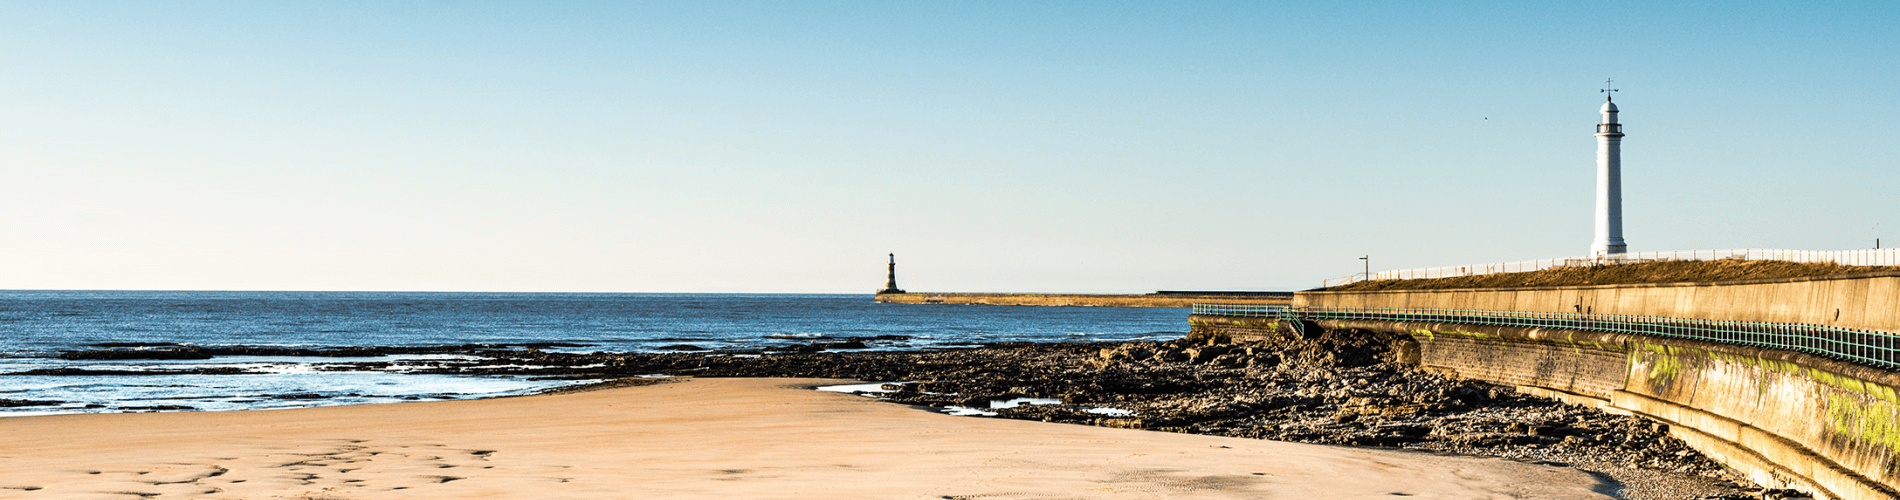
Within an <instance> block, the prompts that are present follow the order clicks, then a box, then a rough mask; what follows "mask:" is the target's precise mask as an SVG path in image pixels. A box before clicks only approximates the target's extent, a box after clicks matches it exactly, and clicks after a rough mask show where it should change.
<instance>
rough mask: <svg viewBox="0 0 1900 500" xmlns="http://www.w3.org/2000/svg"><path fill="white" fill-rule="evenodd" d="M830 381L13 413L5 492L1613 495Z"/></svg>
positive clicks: (1550, 479) (6, 423)
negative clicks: (910, 400) (989, 413)
mask: <svg viewBox="0 0 1900 500" xmlns="http://www.w3.org/2000/svg"><path fill="white" fill-rule="evenodd" d="M846 382H848V381H837V380H823V379H678V380H677V381H674V382H670V383H661V384H656V385H647V386H637V387H626V388H616V389H606V390H597V391H587V392H575V393H566V394H551V395H541V396H529V397H517V398H503V399H492V400H478V401H446V402H418V403H401V404H379V405H362V406H339V407H324V408H304V409H292V410H268V411H245V412H187V413H142V414H89V415H56V416H41V417H19V418H6V419H0V464H4V466H0V498H46V499H55V498H57V499H82V498H101V499H106V498H111V499H130V498H162V499H170V498H247V499H267V498H286V499H378V498H523V499H527V498H534V499H548V498H719V497H725V498H929V499H941V498H1302V499H1303V498H1394V497H1412V498H1445V499H1487V498H1495V499H1502V498H1550V499H1571V498H1575V499H1585V498H1595V499H1602V498H1613V497H1611V496H1609V495H1607V494H1605V493H1603V492H1601V490H1604V489H1606V487H1605V486H1604V484H1603V483H1602V482H1600V481H1599V480H1597V479H1596V478H1595V477H1594V476H1591V475H1590V474H1588V473H1585V472H1581V471H1577V470H1575V469H1570V468H1563V467H1552V466H1544V465H1534V464H1527V463H1520V462H1513V461H1508V460H1501V459H1491V458H1474V457H1448V456H1437V455H1430V454H1424V453H1415V452H1405V451H1397V450H1389V449H1362V448H1347V447H1333V446H1319V445H1309V444H1298V443H1285V442H1276V441H1264V440H1254V439H1238V438H1229V437H1219V436H1204V435H1191V434H1175V433H1166V432H1152V431H1137V430H1124V429H1111V428H1103V427H1090V426H1080V425H1063V424H1048V423H1041V422H1031V421H1023V420H1006V419H985V418H970V417H953V416H948V415H941V414H936V413H932V412H929V411H923V410H919V409H914V408H909V407H905V406H902V405H894V404H889V403H879V402H876V401H873V400H870V399H868V398H863V397H859V396H854V395H849V394H839V393H828V392H819V391H813V390H810V389H809V388H810V387H812V386H815V385H822V384H832V383H846Z"/></svg>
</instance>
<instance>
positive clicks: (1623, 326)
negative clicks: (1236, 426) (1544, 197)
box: [1194, 304, 1900, 369]
mask: <svg viewBox="0 0 1900 500" xmlns="http://www.w3.org/2000/svg"><path fill="white" fill-rule="evenodd" d="M1194 314H1201V315H1209V316H1235V317H1253V318H1274V319H1282V320H1288V321H1316V320H1371V321H1402V322H1419V323H1457V324H1468V325H1487V326H1511V327H1521V328H1556V329H1566V330H1579V331H1592V332H1604V333H1621V334H1632V335H1648V336H1654V337H1664V338H1678V339H1690V340H1700V341H1704V342H1714V343H1720V344H1730V345H1741V346H1749V347H1762V348H1769V349H1781V350H1787V351H1795V352H1801V353H1807V354H1812V355H1816V356H1821V357H1824V358H1830V359H1836V360H1840V361H1847V362H1850V363H1857V364H1862V365H1867V366H1873V367H1877V368H1885V369H1900V335H1895V334H1894V333H1891V332H1883V331H1876V330H1857V329H1850V328H1836V327H1831V326H1822V325H1809V324H1800V323H1761V322H1753V321H1719V320H1706V319H1689V318H1665V317H1658V316H1626V315H1620V314H1581V313H1554V312H1519V311H1475V310H1462V309H1397V308H1380V307H1290V306H1260V305H1237V304H1195V305H1194Z"/></svg>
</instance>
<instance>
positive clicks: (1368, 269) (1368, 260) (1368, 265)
mask: <svg viewBox="0 0 1900 500" xmlns="http://www.w3.org/2000/svg"><path fill="white" fill-rule="evenodd" d="M1359 260H1363V261H1366V279H1365V280H1366V281H1372V256H1371V255H1367V256H1365V257H1360V258H1359Z"/></svg>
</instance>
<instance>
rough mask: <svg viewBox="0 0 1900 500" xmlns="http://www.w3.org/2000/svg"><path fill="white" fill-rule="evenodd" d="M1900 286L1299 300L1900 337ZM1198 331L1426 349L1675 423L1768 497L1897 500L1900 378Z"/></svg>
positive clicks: (1278, 328) (1592, 337) (1274, 324)
mask: <svg viewBox="0 0 1900 500" xmlns="http://www.w3.org/2000/svg"><path fill="white" fill-rule="evenodd" d="M1896 285H1900V275H1894V274H1889V275H1883V276H1863V277H1860V278H1846V279H1825V280H1824V279H1810V280H1772V281H1761V282H1740V283H1729V284H1721V283H1696V284H1684V285H1680V286H1597V287H1550V288H1538V289H1513V290H1423V291H1394V292H1358V293H1351V292H1301V293H1300V294H1298V295H1297V296H1296V298H1295V299H1294V303H1295V304H1297V305H1338V306H1361V307H1404V308H1445V309H1471V310H1506V311H1544V312H1574V310H1573V309H1572V308H1571V305H1573V304H1575V303H1576V302H1577V300H1578V299H1577V297H1583V298H1584V302H1585V303H1586V304H1591V305H1594V306H1595V307H1596V309H1595V310H1594V312H1596V313H1599V314H1605V313H1607V314H1630V315H1657V316H1676V317H1690V318H1702V319H1718V320H1735V321H1786V322H1796V321H1800V322H1814V323H1818V324H1834V325H1839V326H1843V327H1850V328H1870V329H1879V330H1884V331H1896V330H1900V328H1894V327H1895V326H1896V325H1900V319H1896V318H1895V314H1896V311H1895V309H1900V307H1896V306H1897V305H1900V301H1896V297H1895V295H1894V293H1895V288H1896ZM1728 287H1733V288H1728ZM1652 302H1653V303H1652ZM1606 308H1607V309H1608V310H1606ZM1835 309H1840V310H1841V313H1840V314H1839V317H1840V319H1839V320H1836V319H1835V314H1834V310H1835ZM1804 320H1806V321H1804ZM1820 320H1826V321H1820ZM1189 321H1190V324H1191V326H1192V328H1193V332H1192V333H1190V336H1198V337H1200V338H1215V337H1229V338H1233V339H1237V340H1249V339H1258V340H1272V339H1276V338H1283V337H1284V336H1286V335H1289V332H1291V331H1294V330H1296V327H1297V329H1306V330H1309V331H1310V330H1314V329H1330V330H1361V331H1381V332H1392V333H1403V334H1406V335H1408V336H1410V337H1411V338H1412V339H1413V340H1414V341H1416V343H1417V345H1416V353H1415V354H1413V355H1412V356H1413V357H1412V358H1410V359H1413V360H1415V361H1414V362H1415V363H1416V364H1417V365H1419V366H1421V367H1423V368H1426V369H1431V370H1437V371H1441V372H1445V373H1449V374H1454V375H1457V376H1460V377H1465V378H1472V379H1478V380H1485V381H1489V382H1494V383H1499V384H1506V385H1512V386H1517V387H1519V388H1520V389H1521V390H1523V391H1525V392H1530V393H1535V394H1539V395H1545V396H1551V397H1555V398H1558V399H1561V400H1564V401H1567V402H1571V403H1576V404H1584V405H1591V406H1597V407H1600V408H1603V409H1605V410H1608V411H1613V412H1627V413H1632V414H1638V415H1643V416H1645V417H1649V418H1652V419H1656V420H1659V421H1662V422H1665V423H1668V424H1670V428H1671V431H1670V432H1671V433H1672V434H1673V435H1675V436H1676V437H1678V438H1680V439H1682V440H1684V441H1685V442H1688V443H1689V444H1690V445H1691V446H1693V447H1695V448H1696V449H1698V450H1701V451H1702V452H1704V453H1705V454H1707V455H1709V456H1710V457H1712V458H1714V459H1716V460H1717V461H1720V462H1722V463H1724V464H1726V465H1728V466H1730V467H1732V468H1734V469H1735V470H1737V471H1739V472H1742V473H1744V474H1746V475H1748V476H1750V477H1751V478H1752V479H1754V480H1755V481H1756V482H1758V483H1761V484H1763V485H1766V486H1771V487H1788V488H1795V489H1799V490H1803V491H1808V492H1813V493H1816V494H1817V496H1818V497H1822V498H1836V499H1851V500H1875V499H1894V498H1900V373H1896V372H1893V371H1888V370H1882V369H1878V368H1872V367H1867V366H1861V365H1855V364H1850V363H1845V362H1840V361H1835V360H1831V359H1826V358H1821V357H1817V356H1810V355H1807V354H1801V353H1796V352H1792V351H1783V350H1774V349H1760V348H1751V347H1742V346H1732V345H1726V344H1718V343H1710V342H1700V341H1691V340H1679V339H1668V338H1660V337H1651V336H1643V335H1621V334H1608V333H1601V332H1589V331H1578V330H1563V329H1549V328H1520V327H1502V326H1481V325H1465V324H1455V323H1416V322H1415V323H1408V322H1397V321H1369V320H1323V321H1318V322H1300V323H1301V324H1299V325H1294V324H1293V323H1292V322H1289V321H1284V320H1273V319H1266V318H1235V317H1221V316H1204V315H1195V316H1193V317H1191V318H1190V320H1189Z"/></svg>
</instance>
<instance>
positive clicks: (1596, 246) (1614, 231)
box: [1590, 80, 1629, 258]
mask: <svg viewBox="0 0 1900 500" xmlns="http://www.w3.org/2000/svg"><path fill="white" fill-rule="evenodd" d="M1603 83H1604V84H1605V86H1604V88H1603V108H1602V109H1600V110H1599V111H1600V112H1601V113H1603V121H1602V122H1601V123H1598V124H1597V213H1596V222H1597V232H1596V239H1595V240H1593V241H1592V242H1591V243H1590V256H1592V257H1599V258H1600V257H1605V256H1608V255H1610V254H1620V253H1624V252H1628V251H1629V245H1627V244H1624V243H1623V124H1620V123H1617V122H1616V103H1615V102H1612V101H1611V99H1610V93H1611V92H1616V89H1612V88H1609V86H1608V84H1609V83H1610V80H1604V81H1603Z"/></svg>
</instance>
